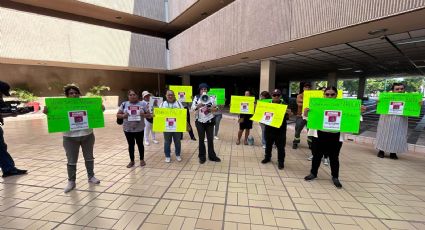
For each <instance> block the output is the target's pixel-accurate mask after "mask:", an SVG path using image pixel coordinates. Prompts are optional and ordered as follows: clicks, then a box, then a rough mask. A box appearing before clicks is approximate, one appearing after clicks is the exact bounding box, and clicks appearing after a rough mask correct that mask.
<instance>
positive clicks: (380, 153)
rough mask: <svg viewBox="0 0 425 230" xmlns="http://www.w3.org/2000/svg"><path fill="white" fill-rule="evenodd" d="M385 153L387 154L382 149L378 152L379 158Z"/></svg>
mask: <svg viewBox="0 0 425 230" xmlns="http://www.w3.org/2000/svg"><path fill="white" fill-rule="evenodd" d="M384 155H385V152H384V151H382V150H380V151H379V152H378V157H379V158H384Z"/></svg>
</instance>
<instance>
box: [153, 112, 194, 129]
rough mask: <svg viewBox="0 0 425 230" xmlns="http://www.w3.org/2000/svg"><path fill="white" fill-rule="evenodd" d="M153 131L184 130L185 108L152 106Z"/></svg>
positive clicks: (185, 122)
mask: <svg viewBox="0 0 425 230" xmlns="http://www.w3.org/2000/svg"><path fill="white" fill-rule="evenodd" d="M154 115H155V116H154V118H153V127H152V128H153V131H155V132H186V129H187V127H186V125H187V121H186V115H187V114H186V109H169V108H154Z"/></svg>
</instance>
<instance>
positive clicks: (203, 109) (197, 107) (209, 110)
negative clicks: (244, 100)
mask: <svg viewBox="0 0 425 230" xmlns="http://www.w3.org/2000/svg"><path fill="white" fill-rule="evenodd" d="M209 89H210V87H209V86H208V85H207V84H206V83H201V84H200V85H199V87H198V92H199V94H198V95H196V96H195V98H194V99H193V102H192V108H191V110H192V111H194V112H195V120H196V121H195V125H196V129H197V130H198V136H199V139H198V140H199V155H198V157H199V163H201V164H203V163H205V161H206V149H205V143H204V138H205V134H206V136H207V142H208V159H209V160H210V161H215V162H220V161H221V159H220V158H219V157H217V154H216V153H215V151H214V125H215V119H214V112H215V111H216V104H215V100H209V101H203V100H201V97H202V96H204V97H205V98H207V97H208V95H207V92H208V91H209ZM204 103H205V104H204Z"/></svg>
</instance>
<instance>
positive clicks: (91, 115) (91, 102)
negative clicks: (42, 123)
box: [45, 97, 105, 133]
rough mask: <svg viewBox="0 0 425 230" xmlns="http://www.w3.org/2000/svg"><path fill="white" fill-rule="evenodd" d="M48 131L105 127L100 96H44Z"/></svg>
mask: <svg viewBox="0 0 425 230" xmlns="http://www.w3.org/2000/svg"><path fill="white" fill-rule="evenodd" d="M45 102H46V106H47V108H48V114H47V126H48V131H49V133H54V132H67V131H74V130H82V129H89V128H90V129H92V128H102V127H105V121H104V117H103V109H102V98H100V97H81V98H46V100H45Z"/></svg>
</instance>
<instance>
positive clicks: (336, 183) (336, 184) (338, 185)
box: [332, 177, 342, 188]
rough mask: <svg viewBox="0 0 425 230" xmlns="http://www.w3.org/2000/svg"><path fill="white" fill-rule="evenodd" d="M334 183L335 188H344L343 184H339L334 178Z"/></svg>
mask: <svg viewBox="0 0 425 230" xmlns="http://www.w3.org/2000/svg"><path fill="white" fill-rule="evenodd" d="M332 181H333V182H334V185H335V187H337V188H342V184H341V182H339V180H338V178H336V177H332Z"/></svg>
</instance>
